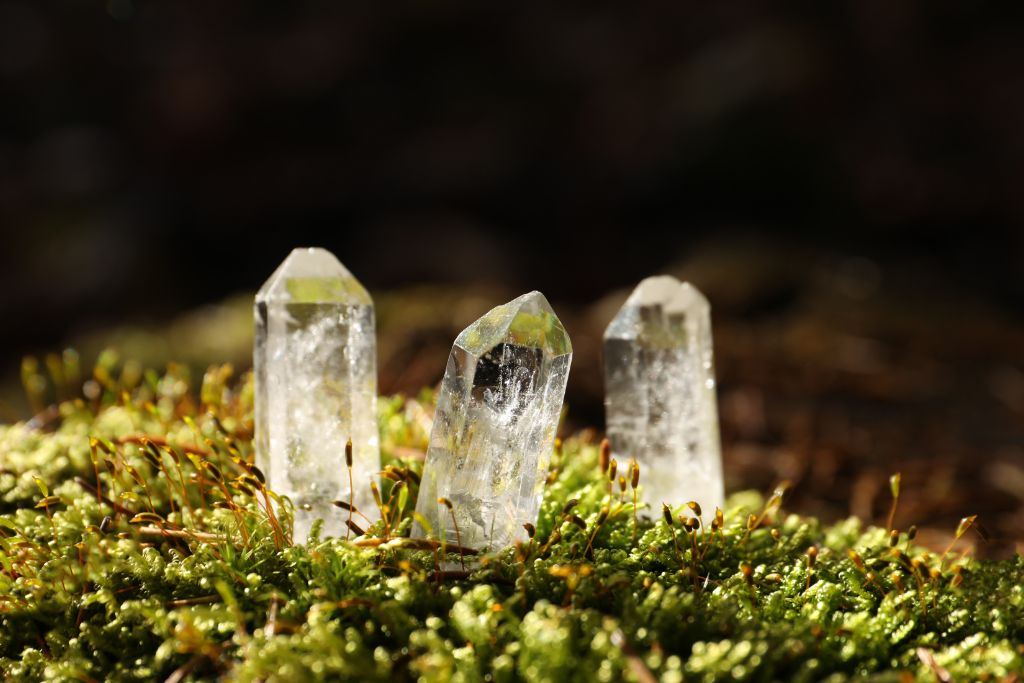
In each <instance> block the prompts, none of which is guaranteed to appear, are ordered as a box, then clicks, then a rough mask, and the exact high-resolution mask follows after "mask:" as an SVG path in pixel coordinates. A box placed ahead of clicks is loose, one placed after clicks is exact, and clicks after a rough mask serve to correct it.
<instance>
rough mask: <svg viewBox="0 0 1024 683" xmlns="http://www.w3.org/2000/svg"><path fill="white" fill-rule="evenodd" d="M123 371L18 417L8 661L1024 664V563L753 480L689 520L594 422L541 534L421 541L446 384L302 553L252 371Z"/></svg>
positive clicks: (204, 675)
mask: <svg viewBox="0 0 1024 683" xmlns="http://www.w3.org/2000/svg"><path fill="white" fill-rule="evenodd" d="M116 374H117V373H114V372H112V371H110V369H106V370H104V371H102V372H100V373H99V374H98V375H97V379H96V380H95V381H96V384H95V385H94V386H93V387H92V389H93V391H91V392H90V394H91V396H92V398H90V399H83V398H76V399H69V400H65V401H64V402H62V403H59V404H57V405H55V406H54V407H53V408H52V409H50V410H48V411H46V412H45V413H44V414H42V415H41V416H39V417H37V418H36V419H35V420H33V421H31V422H28V423H19V424H13V425H7V426H0V564H2V566H0V672H2V673H3V674H4V677H5V679H6V680H14V681H21V680H25V681H29V680H47V679H48V680H81V681H136V680H140V681H152V680H167V681H188V680H210V679H218V678H223V679H228V680H240V681H298V680H302V681H307V680H310V681H312V680H359V681H373V680H380V681H391V682H394V681H403V680H422V681H450V680H456V681H518V680H527V681H563V680H564V681H570V680H572V681H575V680H578V681H595V680H597V681H619V680H633V681H643V682H646V681H652V680H663V681H713V680H750V681H773V680H794V681H819V680H829V681H839V680H847V679H856V680H874V681H907V680H920V681H934V680H945V679H946V678H949V677H951V678H952V679H955V680H1015V679H1014V678H1013V676H1015V675H1017V674H1019V673H1020V672H1021V671H1024V646H1022V642H1024V559H1022V558H1021V557H1020V556H1018V557H1016V558H1015V559H1012V560H1005V561H999V562H982V561H977V560H974V559H972V558H970V557H967V556H961V555H960V554H957V553H945V554H942V553H935V552H926V551H925V550H924V549H922V548H920V547H917V546H915V545H914V544H913V543H912V541H911V540H909V539H908V538H907V534H897V535H896V537H893V536H892V535H891V534H890V533H889V532H887V531H886V530H884V529H879V528H871V527H869V528H864V527H862V525H861V524H860V523H859V522H858V521H857V520H855V519H850V520H846V521H843V522H840V523H838V524H835V525H831V526H824V525H822V524H820V523H819V522H818V521H817V520H815V519H811V518H806V517H800V516H797V515H793V514H787V513H785V512H784V510H783V506H784V501H783V500H782V497H781V496H778V495H773V496H771V497H769V498H768V500H764V499H763V498H762V497H761V496H759V495H758V494H755V493H741V494H736V495H734V496H732V497H731V498H730V500H729V504H728V509H727V510H725V511H724V513H723V514H721V515H720V516H718V521H716V522H713V523H710V524H709V525H708V526H707V527H698V528H695V529H691V528H688V527H687V526H686V525H685V524H684V523H683V521H681V520H683V519H685V516H684V515H683V514H682V513H684V512H685V511H686V509H687V508H686V506H685V502H686V501H678V506H677V507H676V508H674V509H672V510H671V511H669V512H668V514H667V516H666V514H665V513H664V512H663V511H662V510H654V511H651V510H648V509H644V508H643V507H641V508H639V509H635V508H634V505H633V489H632V487H631V486H630V482H625V484H626V485H625V487H624V488H620V483H619V481H618V479H617V478H616V480H615V481H614V482H609V481H608V477H607V475H606V474H605V473H603V472H602V471H601V468H600V467H599V461H600V460H601V458H600V454H599V450H600V449H599V445H598V444H596V443H594V442H593V441H592V440H590V439H589V438H588V437H587V435H581V436H577V437H573V438H569V439H566V440H565V442H564V443H562V444H561V446H560V448H559V449H558V452H557V453H556V456H555V458H554V459H553V462H552V471H551V474H550V477H549V483H548V486H547V488H546V493H545V500H544V503H543V505H542V508H541V513H540V519H539V520H538V522H537V524H536V530H535V534H534V538H533V540H532V541H531V542H530V543H527V544H523V545H521V546H518V547H514V548H506V549H504V550H502V551H500V552H497V553H494V554H490V555H487V556H483V557H475V556H469V557H464V556H463V555H462V553H461V552H460V550H459V549H458V548H457V546H456V547H452V546H448V547H438V544H435V545H434V546H429V545H426V544H422V543H419V544H417V543H414V542H412V541H410V539H408V538H405V535H406V534H407V533H408V529H409V527H410V525H411V521H412V519H411V514H412V512H411V510H412V508H413V507H414V502H415V494H416V484H417V482H418V474H419V471H420V467H421V464H422V453H423V449H424V447H425V444H426V439H427V436H428V431H429V419H430V412H431V410H432V404H431V401H432V397H431V396H430V395H429V394H428V393H426V394H424V395H422V396H420V397H418V398H417V399H404V398H401V397H396V398H391V399H383V400H382V402H381V415H380V420H381V435H382V439H381V442H382V448H383V457H384V463H385V465H386V468H387V469H386V473H387V474H386V476H385V478H383V479H382V482H383V486H382V489H383V490H382V495H383V498H384V500H385V502H386V504H388V511H389V514H388V517H389V519H388V520H387V522H378V523H376V524H374V525H372V526H370V527H369V528H368V529H365V534H362V535H360V536H358V537H357V536H356V535H355V533H356V532H353V535H352V537H350V538H348V539H325V540H321V539H319V538H316V537H314V540H312V541H311V542H310V543H308V544H307V545H304V546H295V545H292V544H291V543H290V541H289V502H288V501H287V500H285V499H280V498H278V497H277V496H276V494H274V493H273V492H272V491H268V490H266V489H265V487H264V486H263V485H262V483H261V480H262V475H261V473H260V472H259V471H258V470H255V469H254V468H253V467H252V466H251V464H249V463H250V460H251V454H252V453H251V451H252V444H251V433H252V417H251V401H252V391H251V382H250V381H248V380H247V379H244V380H242V381H241V382H239V383H238V384H237V385H231V384H230V382H229V377H230V372H229V371H228V370H227V369H225V368H214V369H212V370H211V371H210V372H209V373H207V375H206V377H205V378H204V382H203V386H202V387H201V388H200V390H199V391H198V392H195V393H193V392H192V391H190V389H189V385H190V382H189V378H188V377H187V373H185V372H184V371H183V370H181V369H180V368H172V369H171V370H170V371H169V372H168V373H166V374H164V375H158V374H156V373H142V374H141V375H140V374H139V373H137V372H133V373H132V374H131V376H130V377H127V378H125V377H123V376H122V378H121V379H120V380H119V379H116V378H115V375H116ZM67 393H69V394H70V392H67ZM623 469H628V468H627V467H626V466H624V465H620V470H623ZM341 474H342V473H339V476H341ZM97 480H99V482H100V490H99V491H97V488H96V482H97ZM397 482H402V484H401V486H397ZM642 485H643V473H642V472H641V476H640V486H642ZM403 490H404V493H403V492H402V491H403ZM573 501H575V502H573ZM271 511H272V512H271ZM338 514H340V515H345V516H346V517H347V516H348V515H349V513H348V512H347V511H346V510H344V509H342V508H340V507H339V509H338ZM354 514H355V513H354ZM712 517H713V515H712V514H711V512H710V511H705V518H707V519H711V518H712ZM353 522H354V524H355V526H357V527H358V526H359V522H360V520H359V518H358V516H355V517H354V519H353ZM364 526H365V525H364ZM966 526H967V525H966V524H965V525H964V526H963V528H961V529H960V530H958V531H959V532H960V533H963V531H965V530H966ZM358 530H359V531H361V530H362V529H358ZM449 541H451V539H449ZM464 561H465V562H467V564H466V569H465V570H463V568H462V563H463V562H464ZM944 677H946V678H944Z"/></svg>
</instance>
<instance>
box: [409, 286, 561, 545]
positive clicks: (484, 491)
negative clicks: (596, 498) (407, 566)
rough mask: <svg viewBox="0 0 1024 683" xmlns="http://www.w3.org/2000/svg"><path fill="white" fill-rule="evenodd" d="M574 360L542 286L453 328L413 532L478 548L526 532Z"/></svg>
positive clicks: (533, 518)
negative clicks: (454, 336) (419, 519)
mask: <svg viewBox="0 0 1024 683" xmlns="http://www.w3.org/2000/svg"><path fill="white" fill-rule="evenodd" d="M571 360H572V345H571V343H570V342H569V337H568V335H567V334H566V333H565V328H564V327H562V324H561V322H560V321H559V320H558V318H557V316H555V314H554V311H552V310H551V306H550V305H549V304H548V302H547V300H546V299H544V297H543V295H541V294H540V293H539V292H531V293H530V294H525V295H523V296H521V297H519V298H518V299H515V300H513V301H511V302H509V303H507V304H505V305H503V306H498V307H496V308H494V309H492V310H491V311H489V312H488V313H487V314H485V315H484V316H483V317H481V318H480V319H479V320H477V321H476V322H475V323H473V324H472V325H470V326H469V327H468V328H466V329H465V330H464V331H463V332H462V334H460V335H459V337H458V338H457V339H456V340H455V345H454V346H453V347H452V353H451V356H449V359H448V367H447V368H446V370H445V376H444V380H443V381H442V383H441V392H440V395H439V396H438V407H437V412H436V414H435V417H434V426H433V429H432V431H431V434H430V447H429V450H428V452H427V459H426V462H425V464H424V470H423V478H422V484H421V486H420V494H419V498H418V500H417V505H416V511H417V512H418V513H419V514H420V515H422V516H423V518H424V519H426V520H427V522H428V524H429V525H430V530H429V532H428V530H427V529H425V528H424V527H423V526H422V525H420V524H419V523H417V524H416V525H415V526H414V528H413V535H414V536H416V537H424V536H428V535H431V536H434V537H437V538H441V537H443V538H445V540H447V541H448V542H456V541H461V542H462V544H463V545H466V546H469V547H475V548H500V547H504V546H506V545H509V544H510V543H512V542H513V541H514V540H516V539H522V538H524V537H525V531H524V530H523V528H522V525H523V524H524V523H525V522H531V523H533V522H536V519H537V511H538V509H539V506H540V498H541V493H542V490H543V485H544V480H545V477H546V472H547V468H548V463H549V462H550V457H551V450H552V448H553V445H554V439H555V432H556V431H557V429H558V419H559V416H560V413H561V409H562V400H563V398H564V396H565V385H566V381H567V380H568V376H569V365H570V363H571ZM440 497H444V498H447V499H448V500H449V501H451V503H452V512H449V510H448V508H447V507H445V506H443V505H441V504H439V503H438V502H437V500H438V498H440ZM453 515H454V518H455V519H454V521H453V520H452V516H453ZM456 524H457V526H458V529H457V530H456Z"/></svg>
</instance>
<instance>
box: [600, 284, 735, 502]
mask: <svg viewBox="0 0 1024 683" xmlns="http://www.w3.org/2000/svg"><path fill="white" fill-rule="evenodd" d="M604 369H605V415H606V422H607V429H608V439H609V441H610V442H611V447H612V453H613V454H614V455H615V457H616V458H617V459H618V460H619V462H620V463H622V462H627V461H628V460H629V459H630V458H635V459H636V461H637V462H638V463H639V464H640V471H641V477H640V483H641V486H642V488H643V499H644V500H645V501H646V502H648V503H650V504H651V506H652V507H653V508H654V509H655V510H657V509H659V508H660V506H661V504H662V503H663V502H664V503H668V504H670V505H673V506H676V505H681V504H683V503H686V502H688V501H691V500H695V501H697V502H698V503H699V504H700V506H701V508H702V512H703V516H704V517H705V520H707V518H708V516H709V514H714V509H715V506H721V505H723V502H724V499H725V493H724V486H723V483H722V456H721V450H720V446H719V437H718V408H717V406H716V403H715V370H714V362H713V354H712V348H711V308H710V306H709V305H708V302H707V299H705V298H704V295H702V294H701V293H700V292H699V291H698V290H697V289H696V288H695V287H693V286H692V285H690V284H689V283H684V282H680V281H679V280H677V279H675V278H674V277H670V276H667V275H662V276H657V277H649V278H647V279H646V280H644V281H643V282H641V283H640V284H639V285H638V286H637V288H636V289H635V290H633V293H632V294H631V295H630V297H629V299H628V300H627V301H626V303H625V304H624V305H623V306H622V308H621V309H620V310H619V312H618V314H617V315H616V316H615V319H614V320H612V322H611V324H610V325H608V329H606V330H605V333H604Z"/></svg>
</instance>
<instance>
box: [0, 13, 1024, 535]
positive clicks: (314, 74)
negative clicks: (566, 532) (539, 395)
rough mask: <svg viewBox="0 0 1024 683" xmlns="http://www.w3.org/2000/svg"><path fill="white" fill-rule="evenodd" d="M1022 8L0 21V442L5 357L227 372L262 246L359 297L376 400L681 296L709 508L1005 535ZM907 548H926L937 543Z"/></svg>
mask: <svg viewBox="0 0 1024 683" xmlns="http://www.w3.org/2000/svg"><path fill="white" fill-rule="evenodd" d="M1022 14H1024V5H1020V4H1010V3H1007V4H1006V5H1005V6H999V7H997V6H996V5H995V4H989V3H984V4H982V3H976V4H970V5H968V4H966V3H965V4H962V5H960V6H947V5H946V4H945V3H930V2H907V3H891V2H884V1H883V2H853V1H849V2H835V3H803V4H797V5H787V6H786V7H781V6H776V7H770V8H753V7H748V6H741V5H735V4H732V3H712V4H710V5H708V4H700V5H697V4H692V3H665V4H664V5H651V6H649V7H648V8H646V9H643V10H641V9H640V8H639V7H637V6H636V5H634V4H631V3H627V4H624V5H620V6H618V7H612V8H597V9H595V8H586V9H578V8H577V9H571V8H555V7H540V6H537V7H533V6H529V5H527V6H517V7H516V8H515V9H514V10H507V11H494V10H490V9H483V8H472V7H465V6H461V5H459V4H456V3H451V2H436V3H427V2H420V3H410V4H407V5H403V6H401V7H393V8H386V7H384V6H382V5H379V4H377V5H373V4H371V5H355V4H349V3H338V2H313V3H302V4H301V5H300V4H297V3H271V2H252V1H246V2H242V1H240V0H223V1H220V2H216V3H188V2H181V3H167V2H147V1H133V0H110V1H109V2H107V3H103V2H98V1H88V2H87V1H84V0H77V1H67V0H63V1H60V2H58V1H55V0H54V1H41V0H0V98H2V99H0V230H2V239H0V320H2V323H0V325H2V327H0V330H2V332H3V334H2V335H0V377H6V378H7V379H6V380H5V381H4V383H3V384H4V386H5V387H7V389H5V390H4V391H3V392H0V419H2V420H11V419H17V418H20V417H24V416H25V415H26V414H27V413H28V408H27V406H26V405H25V404H24V402H23V399H22V398H21V397H20V395H19V394H18V392H17V390H16V389H15V388H14V387H16V384H17V375H18V366H19V363H20V358H21V357H22V355H24V354H26V353H33V354H38V353H45V352H48V351H54V350H59V349H61V348H63V347H64V346H66V345H74V346H76V347H77V348H79V349H81V350H82V353H83V356H84V357H85V358H84V360H85V361H86V362H89V361H90V356H92V357H94V356H95V354H96V352H98V350H99V349H100V348H102V347H103V346H105V345H108V344H113V345H115V346H118V347H119V348H120V349H121V350H122V352H123V354H124V355H125V356H126V357H134V358H138V359H139V360H141V361H142V362H144V363H148V364H156V365H159V364H162V363H163V362H166V360H167V359H169V358H177V359H182V360H186V361H188V362H190V363H192V364H194V365H195V366H196V367H202V365H203V364H205V363H211V362H219V361H223V360H229V361H232V362H234V363H236V365H237V366H239V368H242V367H244V366H245V364H246V362H247V360H246V359H247V357H248V351H249V344H250V343H251V320H250V312H249V306H250V303H251V295H252V292H253V291H254V290H255V289H256V288H258V286H259V285H260V283H261V282H262V281H263V280H264V279H265V278H266V277H267V276H268V275H269V274H270V273H271V271H272V270H273V269H274V268H275V267H276V265H277V264H278V263H279V262H280V261H281V260H282V259H283V258H284V256H285V255H286V254H287V253H288V251H289V250H290V249H291V248H292V247H293V246H297V245H322V246H325V247H328V248H330V249H331V250H333V251H334V252H335V253H336V254H337V255H338V256H339V258H341V260H342V261H343V262H344V263H345V264H346V265H348V266H349V268H350V269H351V270H352V271H353V272H354V273H355V274H356V275H357V276H358V277H359V278H360V279H361V280H362V281H363V282H364V284H366V286H367V287H368V288H370V289H371V291H372V292H373V293H374V295H375V298H376V299H377V302H378V316H379V329H380V333H381V341H380V345H381V348H380V356H381V388H382V390H384V391H388V392H391V391H406V392H412V391H415V390H416V389H417V388H418V387H420V386H423V385H424V384H431V383H433V382H436V381H437V380H438V379H439V378H440V374H441V372H442V370H443V367H444V361H445V358H446V355H447V351H448V347H449V346H450V344H451V340H452V338H453V337H454V335H455V333H457V332H458V330H459V329H461V327H462V326H464V325H465V324H466V323H468V322H469V321H471V320H472V319H474V318H476V317H477V316H479V315H480V314H481V313H482V312H483V311H485V310H486V309H487V308H488V307H489V306H490V305H493V304H495V303H497V302H499V301H501V300H505V299H507V298H510V297H512V296H515V295H517V294H519V293H521V292H523V291H525V290H528V289H541V290H542V291H544V292H545V294H547V296H548V297H549V299H551V300H552V302H553V303H554V304H555V306H556V309H557V310H558V312H559V314H560V315H562V317H563V319H564V320H565V321H566V325H567V327H568V328H569V331H570V334H572V336H573V340H574V343H575V346H576V360H575V363H574V369H573V377H572V380H571V386H570V390H569V402H570V406H571V410H572V413H571V414H572V416H573V417H572V419H573V424H572V425H571V426H573V427H581V426H594V427H596V428H598V429H599V428H600V427H601V424H602V412H601V380H600V370H599V368H600V364H599V359H600V356H599V342H600V335H601V331H602V329H603V327H604V325H605V324H607V322H608V320H610V318H611V316H612V315H613V314H614V311H615V309H616V307H617V306H618V305H619V303H621V301H622V300H623V298H624V297H625V295H626V294H627V293H628V290H629V288H631V287H632V286H633V285H635V283H636V282H637V281H638V280H639V279H640V278H642V277H644V276H646V275H649V274H653V273H657V272H671V273H675V274H677V275H679V276H681V277H684V278H687V279H690V280H691V281H693V282H694V283H695V284H697V285H698V286H699V287H701V288H702V289H703V290H704V291H705V292H706V293H707V295H708V297H709V298H710V300H711V302H712V305H713V310H714V316H715V334H716V352H717V354H718V367H719V376H720V379H721V385H720V395H719V399H720V406H721V413H722V421H723V441H724V445H725V457H726V461H727V470H728V472H729V475H728V476H729V478H730V479H729V482H728V483H729V487H730V488H731V489H736V488H740V487H746V486H756V487H760V488H766V487H769V486H771V485H772V484H773V483H774V481H776V480H778V479H780V478H789V479H791V480H794V481H795V482H796V484H797V490H796V493H795V494H794V498H793V502H792V505H793V506H794V508H795V509H799V510H802V511H806V512H813V513H816V514H821V515H823V516H825V517H828V518H835V517H837V516H840V515H843V514H848V513H855V514H859V515H862V516H864V517H866V518H873V519H876V520H877V519H879V518H884V513H885V510H886V507H887V505H888V499H887V496H888V493H887V491H888V485H887V478H888V475H889V474H890V473H891V472H893V471H896V470H902V471H903V472H904V491H905V494H904V495H905V504H904V507H903V508H902V509H901V513H900V518H899V521H902V522H903V523H904V524H909V523H910V522H912V521H916V522H919V523H922V524H923V525H929V524H932V525H934V526H935V527H936V528H946V527H951V526H954V525H955V523H956V519H957V518H959V517H960V516H962V515H964V514H968V513H970V512H982V513H983V515H982V519H983V521H985V522H986V524H987V526H988V527H989V529H990V532H991V535H992V536H993V537H994V538H996V539H997V541H995V542H994V543H995V544H996V546H993V547H995V548H996V549H995V550H992V551H991V552H1002V550H1000V549H999V548H1000V547H1001V546H999V545H998V543H999V539H1002V540H1003V541H1004V543H1003V545H1004V546H1005V545H1006V542H1005V541H1006V539H1011V540H1012V539H1022V538H1024V313H1022V312H1024V276H1022V272H1024V229H1022V225H1024V192H1022V189H1024V187H1022V184H1024V124H1022V122H1024V68H1022V67H1024V21H1022V19H1024V17H1022ZM943 525H945V526H943Z"/></svg>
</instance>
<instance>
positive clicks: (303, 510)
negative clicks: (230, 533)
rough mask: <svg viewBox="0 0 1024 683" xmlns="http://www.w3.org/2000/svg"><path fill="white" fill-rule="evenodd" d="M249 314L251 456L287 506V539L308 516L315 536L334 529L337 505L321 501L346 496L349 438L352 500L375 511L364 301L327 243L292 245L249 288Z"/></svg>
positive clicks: (339, 529) (371, 368) (373, 348)
mask: <svg viewBox="0 0 1024 683" xmlns="http://www.w3.org/2000/svg"><path fill="white" fill-rule="evenodd" d="M254 314H255V317H256V344H255V350H254V353H253V365H254V368H255V375H256V398H255V403H256V406H255V408H256V464H257V465H258V466H259V467H260V469H262V470H263V472H264V473H265V474H266V477H267V480H268V483H269V485H270V487H271V488H272V489H273V490H274V491H276V492H277V493H278V494H281V495H285V496H288V497H289V498H290V499H291V501H292V503H293V504H294V506H295V534H294V538H295V542H297V543H301V542H304V541H305V540H306V539H307V537H308V535H309V530H310V527H311V526H312V524H313V521H314V520H316V519H318V518H319V519H323V520H324V526H323V535H324V536H339V535H343V534H344V533H345V530H346V525H345V521H346V519H347V513H345V512H343V511H342V510H340V509H338V508H337V507H334V506H333V505H332V504H331V502H332V501H334V500H343V501H345V502H348V501H349V500H350V488H349V474H348V469H347V467H346V462H345V444H346V442H347V441H348V440H349V439H352V455H353V458H352V460H353V466H352V481H353V483H354V489H355V492H354V495H353V496H352V497H351V499H352V502H353V503H354V505H355V506H356V508H357V509H359V510H360V511H362V512H363V513H364V514H365V515H367V516H369V517H370V518H371V519H373V518H374V513H375V511H376V510H377V507H376V505H375V504H374V501H373V497H372V493H371V490H370V481H371V479H372V478H374V477H375V476H376V474H377V472H378V471H379V470H380V447H379V435H378V431H377V341H376V334H375V331H374V310H373V301H372V300H371V299H370V295H369V294H367V293H366V290H365V289H363V286H362V285H361V284H359V282H358V281H357V280H356V279H355V278H354V277H352V274H351V273H350V272H348V270H346V269H345V267H344V266H343V265H341V263H340V262H339V261H338V259H336V258H335V257H334V255H333V254H331V253H330V252H329V251H326V250H324V249H295V250H294V251H292V253H291V254H290V255H289V256H288V258H286V259H285V260H284V263H282V264H281V265H280V266H279V267H278V269H277V270H276V271H274V274H273V275H271V276H270V279H269V280H267V281H266V283H264V285H263V287H261V288H260V291H259V292H258V293H257V294H256V305H255V308H254ZM377 514H379V513H377ZM356 519H357V520H358V519H359V518H358V517H357V518H356ZM360 521H361V520H360ZM362 523H364V524H365V522H362Z"/></svg>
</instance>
